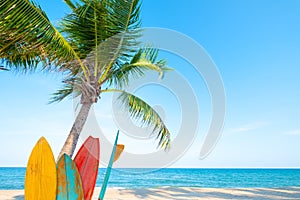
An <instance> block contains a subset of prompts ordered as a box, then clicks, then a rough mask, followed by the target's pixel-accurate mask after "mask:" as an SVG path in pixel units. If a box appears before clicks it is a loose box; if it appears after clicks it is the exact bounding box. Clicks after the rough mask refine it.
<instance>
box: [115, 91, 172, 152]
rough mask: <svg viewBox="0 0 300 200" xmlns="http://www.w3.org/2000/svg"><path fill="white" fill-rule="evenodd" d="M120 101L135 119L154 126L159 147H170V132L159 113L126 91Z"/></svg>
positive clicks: (121, 95)
mask: <svg viewBox="0 0 300 200" xmlns="http://www.w3.org/2000/svg"><path fill="white" fill-rule="evenodd" d="M118 100H119V101H120V102H121V103H122V104H123V105H124V108H125V109H126V110H128V112H129V113H130V115H131V117H132V118H133V119H135V120H139V121H141V122H142V123H143V124H144V125H148V126H151V125H153V126H154V129H153V132H154V133H155V132H157V139H159V143H158V146H160V147H161V148H165V149H168V148H169V147H170V141H171V138H170V132H169V130H168V129H167V127H166V125H165V124H164V122H163V121H162V119H161V118H160V116H159V115H158V113H157V112H156V111H155V110H154V109H153V108H152V107H151V106H150V105H149V104H147V103H146V102H145V101H143V100H142V99H140V98H139V97H137V96H135V95H133V94H130V93H128V92H125V91H122V93H121V94H120V96H119V98H118Z"/></svg>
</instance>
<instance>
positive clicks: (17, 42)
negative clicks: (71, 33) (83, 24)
mask: <svg viewBox="0 0 300 200" xmlns="http://www.w3.org/2000/svg"><path fill="white" fill-rule="evenodd" d="M0 18H1V20H0V33H1V34H0V41H1V42H0V59H1V60H2V61H4V62H6V63H7V64H8V65H9V66H11V67H12V66H15V67H25V68H26V67H27V68H35V67H36V66H37V64H38V63H40V62H43V63H44V65H47V64H49V63H52V64H54V65H56V66H60V65H61V64H62V63H64V62H66V61H71V60H74V59H78V56H77V54H76V53H75V52H74V49H73V48H72V47H71V46H70V44H69V43H68V41H67V40H66V39H65V38H64V37H63V36H62V35H61V33H60V32H59V31H58V30H57V29H56V28H55V27H54V26H53V25H52V24H51V22H50V20H49V19H48V17H47V15H46V13H45V12H44V11H43V10H42V9H41V7H40V6H39V5H38V4H36V3H35V2H33V1H32V0H2V1H1V4H0Z"/></svg>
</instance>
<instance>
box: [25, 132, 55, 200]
mask: <svg viewBox="0 0 300 200" xmlns="http://www.w3.org/2000/svg"><path fill="white" fill-rule="evenodd" d="M56 176H57V175H56V164H55V160H54V156H53V153H52V150H51V147H50V146H49V144H48V142H47V140H46V139H45V138H44V137H41V138H40V139H39V141H38V142H37V143H36V145H35V146H34V148H33V150H32V152H31V154H30V157H29V159H28V163H27V168H26V176H25V200H55V199H56V187H57V177H56Z"/></svg>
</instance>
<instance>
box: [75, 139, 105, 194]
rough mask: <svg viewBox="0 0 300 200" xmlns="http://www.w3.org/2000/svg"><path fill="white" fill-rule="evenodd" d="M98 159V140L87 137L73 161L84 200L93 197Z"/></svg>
mask: <svg viewBox="0 0 300 200" xmlns="http://www.w3.org/2000/svg"><path fill="white" fill-rule="evenodd" d="M99 157H100V143H99V138H93V137H91V136H89V137H88V138H87V139H86V140H85V142H84V143H83V144H82V146H81V147H80V149H79V151H78V152H77V154H76V156H75V159H74V161H75V163H76V166H77V168H78V171H79V174H80V177H81V181H82V188H83V192H84V199H85V200H90V199H91V198H92V196H93V192H94V188H95V185H96V180H97V175H98V168H99Z"/></svg>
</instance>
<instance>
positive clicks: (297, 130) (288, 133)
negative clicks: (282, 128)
mask: <svg viewBox="0 0 300 200" xmlns="http://www.w3.org/2000/svg"><path fill="white" fill-rule="evenodd" d="M286 134H287V135H300V129H296V130H291V131H288V132H286Z"/></svg>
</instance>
